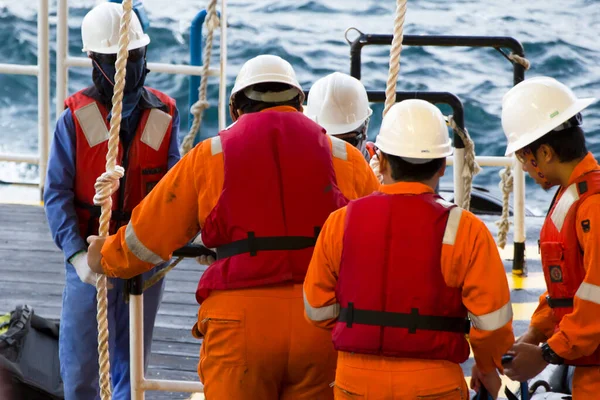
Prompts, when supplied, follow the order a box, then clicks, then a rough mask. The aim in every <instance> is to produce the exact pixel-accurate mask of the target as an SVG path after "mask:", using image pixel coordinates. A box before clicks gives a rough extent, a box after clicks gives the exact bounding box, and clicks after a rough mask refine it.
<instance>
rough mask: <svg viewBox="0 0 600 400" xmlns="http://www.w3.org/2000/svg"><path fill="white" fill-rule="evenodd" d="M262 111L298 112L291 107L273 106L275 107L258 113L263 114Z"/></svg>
mask: <svg viewBox="0 0 600 400" xmlns="http://www.w3.org/2000/svg"><path fill="white" fill-rule="evenodd" d="M264 111H279V112H298V110H296V109H295V108H294V107H292V106H275V107H269V108H265V109H263V110H260V112H264Z"/></svg>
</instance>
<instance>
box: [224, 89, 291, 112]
mask: <svg viewBox="0 0 600 400" xmlns="http://www.w3.org/2000/svg"><path fill="white" fill-rule="evenodd" d="M291 88H292V87H291V86H290V85H288V84H286V83H277V82H267V83H258V84H256V85H254V86H252V89H253V90H255V91H257V92H261V93H266V92H283V91H285V90H288V89H291ZM233 106H234V107H235V109H239V110H242V112H243V113H244V114H248V113H253V112H259V111H262V110H264V109H265V108H270V107H277V106H291V107H294V108H295V109H296V110H298V111H300V108H301V106H302V104H301V102H300V94H298V96H296V97H294V98H293V99H291V100H288V101H282V102H280V103H265V102H262V101H257V100H252V99H249V98H248V97H247V96H246V95H245V94H244V91H243V90H242V91H240V92H238V93H236V95H235V96H234V98H233Z"/></svg>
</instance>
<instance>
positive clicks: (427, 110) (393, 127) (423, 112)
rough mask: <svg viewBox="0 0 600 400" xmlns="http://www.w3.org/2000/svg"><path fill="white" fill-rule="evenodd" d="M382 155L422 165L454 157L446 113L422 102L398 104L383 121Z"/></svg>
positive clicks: (380, 142) (377, 140)
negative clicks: (437, 159) (452, 155)
mask: <svg viewBox="0 0 600 400" xmlns="http://www.w3.org/2000/svg"><path fill="white" fill-rule="evenodd" d="M375 146H377V147H378V148H379V149H380V150H381V151H382V152H384V153H386V154H390V155H393V156H398V157H402V158H403V159H405V160H406V161H408V162H411V163H414V164H422V163H425V162H428V161H431V160H433V159H436V158H445V157H447V156H449V155H451V154H452V143H451V141H450V136H449V135H448V127H447V126H446V121H445V120H444V116H443V115H442V112H441V111H440V110H439V109H438V108H437V107H436V106H434V105H433V104H431V103H429V102H427V101H425V100H419V99H410V100H404V101H402V102H400V103H396V104H394V105H393V106H392V108H390V109H389V111H388V113H387V114H386V115H385V117H383V121H382V122H381V129H380V131H379V135H377V139H376V140H375Z"/></svg>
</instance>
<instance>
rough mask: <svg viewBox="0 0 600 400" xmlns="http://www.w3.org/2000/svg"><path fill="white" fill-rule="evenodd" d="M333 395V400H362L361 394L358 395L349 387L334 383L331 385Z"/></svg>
mask: <svg viewBox="0 0 600 400" xmlns="http://www.w3.org/2000/svg"><path fill="white" fill-rule="evenodd" d="M333 395H334V398H335V400H348V399H364V398H365V396H364V395H363V394H360V393H358V391H357V390H355V389H351V388H350V387H349V386H347V385H344V384H340V383H338V382H334V384H333Z"/></svg>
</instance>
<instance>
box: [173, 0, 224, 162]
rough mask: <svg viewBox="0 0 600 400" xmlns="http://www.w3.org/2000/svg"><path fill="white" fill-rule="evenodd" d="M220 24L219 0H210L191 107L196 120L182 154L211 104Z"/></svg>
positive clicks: (190, 147) (184, 152) (183, 143)
mask: <svg viewBox="0 0 600 400" xmlns="http://www.w3.org/2000/svg"><path fill="white" fill-rule="evenodd" d="M218 26H219V17H218V16H217V0H210V1H209V3H208V6H207V8H206V27H207V28H208V31H207V33H206V44H205V46H204V62H203V65H202V78H201V81H200V87H199V88H198V101H197V102H195V103H194V104H193V105H192V107H191V109H190V111H191V113H192V115H193V116H194V121H193V122H192V127H191V128H190V131H189V132H188V134H187V135H186V136H185V138H183V142H181V149H180V151H181V155H186V154H187V153H188V152H189V151H190V150H191V149H192V148H193V147H194V140H195V139H196V135H197V134H198V132H199V131H200V125H201V124H202V118H203V117H204V110H206V109H207V108H208V107H209V106H210V104H209V103H208V100H207V84H208V72H209V70H210V60H211V57H212V48H213V36H214V32H215V29H216V28H217V27H218Z"/></svg>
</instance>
